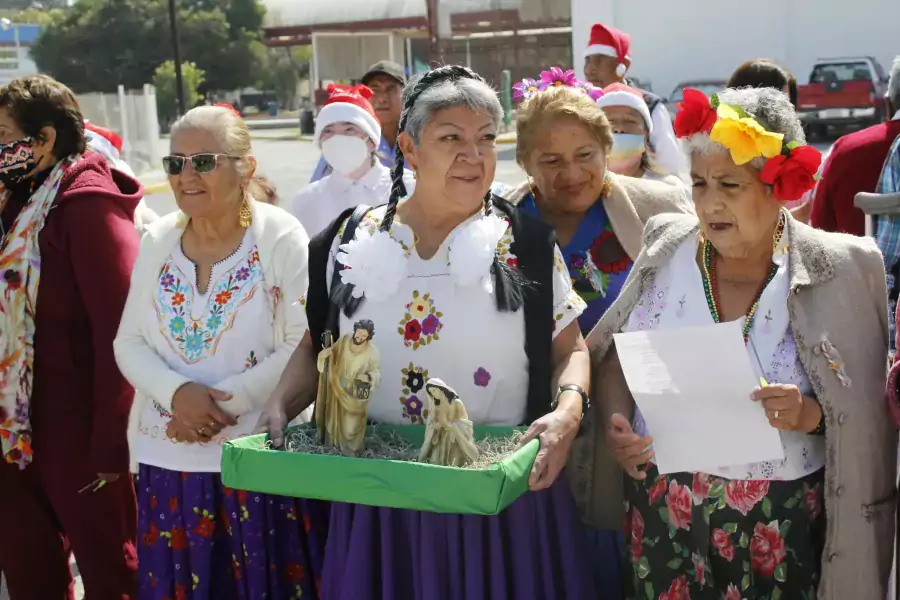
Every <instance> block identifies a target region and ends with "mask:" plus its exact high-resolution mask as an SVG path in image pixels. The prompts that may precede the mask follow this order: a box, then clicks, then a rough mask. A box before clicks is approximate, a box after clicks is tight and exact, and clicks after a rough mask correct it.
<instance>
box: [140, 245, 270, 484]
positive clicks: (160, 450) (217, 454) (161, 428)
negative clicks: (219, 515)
mask: <svg viewBox="0 0 900 600" xmlns="http://www.w3.org/2000/svg"><path fill="white" fill-rule="evenodd" d="M205 287H206V291H205V293H203V292H201V291H200V286H199V285H198V281H197V271H196V265H195V264H194V263H193V262H192V261H191V260H190V259H188V258H187V257H186V256H185V255H184V253H183V252H182V250H181V246H180V245H179V246H178V247H177V248H176V250H175V251H174V252H172V254H171V255H170V256H169V258H168V260H166V262H165V264H164V265H163V268H162V270H161V272H160V273H159V278H158V281H157V285H156V293H155V294H154V296H153V302H152V306H147V314H146V320H147V327H146V330H147V331H148V332H150V335H151V336H152V337H153V338H155V339H153V340H150V342H151V343H152V344H153V345H154V346H155V347H157V348H163V349H164V351H163V352H161V358H162V359H163V360H164V361H165V362H166V364H167V365H168V367H169V368H170V369H172V370H174V371H176V372H178V373H179V374H181V375H183V376H185V377H187V378H188V379H189V380H191V381H196V382H198V383H201V384H203V385H208V386H210V387H215V386H216V384H217V383H218V382H221V381H223V380H225V379H226V378H228V377H230V376H232V375H236V374H238V373H241V372H244V371H246V370H248V369H252V368H253V367H255V366H256V365H257V364H259V362H260V361H262V360H264V359H265V358H267V357H268V356H269V355H270V354H271V353H272V351H273V350H274V345H273V339H272V335H271V327H272V323H273V320H274V311H273V306H272V303H271V302H270V299H269V298H268V296H267V294H266V293H265V289H264V285H263V275H262V267H261V266H260V260H259V252H258V250H257V248H256V243H255V240H254V237H253V234H252V232H251V230H250V229H248V230H247V233H246V234H245V235H244V240H243V242H242V243H241V246H240V247H239V248H238V249H237V251H235V252H234V253H233V254H232V255H231V256H229V257H228V258H226V259H224V260H222V261H220V262H218V263H216V264H215V265H213V268H212V273H211V276H210V279H209V282H208V284H207V285H206V286H205ZM222 408H223V409H224V410H228V404H227V402H225V403H223V404H222ZM259 415H260V410H259V409H256V410H252V411H250V412H247V413H245V414H242V415H240V416H239V417H238V424H237V425H235V426H233V427H229V428H226V429H225V430H223V431H222V432H221V433H220V434H219V435H218V436H216V437H215V438H214V439H213V441H212V442H210V443H208V444H179V443H175V442H173V441H172V440H170V439H169V438H168V437H167V436H166V426H167V425H168V422H169V421H170V420H171V418H172V416H171V415H170V414H169V412H168V411H167V410H166V409H165V408H163V407H162V406H161V405H160V404H159V403H158V402H156V401H151V402H148V403H146V404H145V406H144V408H143V412H142V413H141V415H140V429H139V435H138V437H137V445H136V451H137V457H136V458H137V460H138V462H140V463H143V464H148V465H153V466H157V467H162V468H166V469H172V470H177V471H192V472H218V471H219V470H220V466H219V465H220V463H221V458H222V451H221V445H222V444H224V443H225V442H226V441H228V440H230V439H233V438H235V437H238V436H241V435H246V434H249V433H250V432H251V431H252V429H253V427H254V426H255V425H256V422H257V420H258V419H259Z"/></svg>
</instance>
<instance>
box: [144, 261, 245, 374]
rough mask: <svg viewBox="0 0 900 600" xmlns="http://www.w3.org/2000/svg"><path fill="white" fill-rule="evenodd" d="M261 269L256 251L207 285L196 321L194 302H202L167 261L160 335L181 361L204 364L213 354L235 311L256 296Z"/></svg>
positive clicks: (163, 273) (160, 306) (160, 297)
mask: <svg viewBox="0 0 900 600" xmlns="http://www.w3.org/2000/svg"><path fill="white" fill-rule="evenodd" d="M261 280H262V268H261V267H260V262H259V252H258V251H257V249H256V247H253V249H251V250H250V252H248V253H247V257H246V258H245V259H244V260H241V261H240V262H238V263H237V265H235V266H234V267H233V268H232V269H230V270H229V271H228V272H226V273H225V274H223V275H222V276H221V277H219V278H218V280H217V281H216V282H214V283H213V282H210V285H211V287H210V289H209V290H208V291H207V297H206V306H205V309H204V314H203V315H202V316H201V317H200V318H197V319H195V318H194V317H193V316H192V314H191V311H192V309H193V307H194V301H195V299H196V298H199V299H200V300H201V301H202V300H203V296H202V295H199V294H198V293H197V291H196V290H195V288H194V286H193V285H192V283H191V279H190V278H189V277H188V276H187V275H185V273H183V272H182V271H181V269H179V268H178V266H177V265H176V264H175V262H174V261H173V260H172V259H171V258H170V259H169V260H168V261H166V264H165V265H164V266H163V268H162V271H161V272H160V275H159V287H158V288H157V294H156V302H155V303H154V305H155V308H156V311H157V316H158V319H159V323H160V332H161V333H162V335H163V337H164V338H165V339H166V341H167V342H168V343H169V345H170V346H171V347H172V349H173V351H175V352H176V353H177V354H178V355H179V356H180V357H181V359H182V360H183V361H185V362H186V363H188V364H193V363H196V362H198V361H200V360H203V359H204V358H205V357H206V355H207V352H210V353H212V354H215V353H216V349H217V347H218V344H219V340H220V339H221V337H222V335H223V334H224V333H225V332H226V331H228V330H229V329H231V327H232V325H233V323H234V318H235V316H236V314H237V310H238V308H240V307H241V306H242V305H243V304H244V303H246V302H247V301H248V300H249V299H250V298H252V297H253V294H254V293H255V292H256V287H257V284H258V283H259V282H260V281H261Z"/></svg>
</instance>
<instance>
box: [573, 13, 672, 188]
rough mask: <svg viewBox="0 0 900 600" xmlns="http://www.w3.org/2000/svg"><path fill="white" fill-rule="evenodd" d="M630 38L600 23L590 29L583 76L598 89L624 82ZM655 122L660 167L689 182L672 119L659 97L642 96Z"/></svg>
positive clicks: (654, 140)
mask: <svg viewBox="0 0 900 600" xmlns="http://www.w3.org/2000/svg"><path fill="white" fill-rule="evenodd" d="M630 52H631V36H630V35H628V34H627V33H625V32H624V31H621V30H619V29H616V28H615V27H610V26H608V25H604V24H603V23H597V24H596V25H594V26H593V27H592V28H591V38H590V40H589V41H588V47H587V50H585V53H584V76H585V77H586V78H587V80H588V81H590V82H591V83H592V84H594V85H595V86H597V87H600V88H605V87H606V86H608V85H610V84H612V83H617V82H622V83H626V84H627V81H626V79H625V75H626V74H627V73H628V69H629V68H630V67H631V55H630ZM641 93H642V94H643V95H644V101H645V102H646V103H647V107H648V108H649V110H650V115H651V118H652V120H653V132H652V133H651V134H650V143H651V144H652V145H653V148H654V150H655V152H656V160H657V161H658V162H659V164H660V166H661V167H663V168H664V169H665V170H666V171H668V172H670V173H678V174H679V176H680V177H681V178H682V179H683V180H686V179H687V161H686V160H685V157H684V155H683V154H682V152H681V147H680V146H679V144H678V140H677V138H676V137H675V130H674V129H673V128H672V118H671V116H669V111H668V110H666V105H665V104H664V103H663V101H662V99H661V98H660V97H659V96H656V95H654V94H651V93H650V92H644V91H642V92H641Z"/></svg>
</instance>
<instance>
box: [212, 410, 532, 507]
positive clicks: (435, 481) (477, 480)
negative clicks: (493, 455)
mask: <svg viewBox="0 0 900 600" xmlns="http://www.w3.org/2000/svg"><path fill="white" fill-rule="evenodd" d="M299 427H300V428H312V427H314V426H313V425H312V424H309V423H307V424H304V425H300V426H299ZM372 427H377V428H380V429H387V430H390V431H393V432H395V433H396V434H397V435H399V436H401V437H403V438H404V439H406V440H407V441H408V442H409V443H411V444H413V445H414V446H416V447H420V446H421V445H422V441H423V438H424V436H425V427H423V426H421V425H399V426H393V425H374V426H372V425H370V428H372ZM520 430H521V429H520V428H514V427H475V438H476V439H479V440H480V439H484V438H502V437H509V436H510V435H512V434H513V433H514V432H516V431H520ZM267 440H268V435H255V436H249V437H243V438H238V439H236V440H232V441H230V442H228V443H226V444H225V445H224V447H223V449H222V483H223V484H225V485H226V486H228V487H231V488H235V489H239V490H248V491H253V492H262V493H266V494H276V495H279V496H292V497H295V498H315V499H318V500H330V501H333V502H349V503H353V504H367V505H369V506H386V507H390V508H405V509H411V510H421V511H428V512H435V513H451V514H470V515H496V514H498V513H499V512H501V511H502V510H503V509H504V508H506V507H507V506H509V505H510V504H512V502H513V501H514V500H516V499H517V498H518V497H519V496H521V495H522V494H524V493H525V492H527V491H528V476H529V474H530V473H531V467H532V464H533V463H534V459H535V456H537V452H538V448H539V446H540V442H539V441H538V440H536V439H535V440H531V441H530V442H528V443H527V444H525V446H523V447H522V448H519V449H518V450H517V451H516V452H514V453H513V454H511V455H510V456H508V457H506V458H504V459H503V460H502V461H499V462H495V463H493V464H492V465H491V466H490V467H489V468H487V469H459V468H455V467H442V466H438V465H429V464H423V463H413V462H404V461H396V460H379V459H371V458H351V457H345V456H334V455H324V454H305V453H300V452H286V451H281V450H270V449H267V448H264V447H263V446H264V444H265V442H266V441H267Z"/></svg>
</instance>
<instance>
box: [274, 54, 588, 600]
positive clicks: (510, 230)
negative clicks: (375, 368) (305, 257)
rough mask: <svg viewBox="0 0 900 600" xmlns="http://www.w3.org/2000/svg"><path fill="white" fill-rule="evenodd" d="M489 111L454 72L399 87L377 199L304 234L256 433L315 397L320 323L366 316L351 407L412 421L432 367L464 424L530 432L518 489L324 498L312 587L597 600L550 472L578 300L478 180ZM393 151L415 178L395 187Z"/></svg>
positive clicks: (576, 410)
mask: <svg viewBox="0 0 900 600" xmlns="http://www.w3.org/2000/svg"><path fill="white" fill-rule="evenodd" d="M502 115H503V109H502V107H501V106H500V102H499V101H498V99H497V95H496V93H495V92H494V91H493V90H492V89H491V87H490V86H489V85H487V84H486V83H485V82H484V80H483V79H482V78H481V77H479V76H478V75H476V74H475V73H473V72H472V71H469V70H468V69H465V68H463V67H456V66H450V67H442V68H439V69H435V70H433V71H430V72H428V73H426V74H424V75H423V76H421V78H419V79H418V80H415V81H412V82H410V83H409V84H408V85H407V88H406V90H405V92H404V108H403V115H402V117H401V121H400V130H401V132H402V133H401V134H400V137H399V146H400V149H401V152H400V153H398V155H397V164H396V166H395V168H394V172H393V188H392V191H391V198H390V202H389V203H388V204H387V205H386V206H381V207H379V208H375V209H373V210H371V211H369V212H367V213H366V214H365V216H362V215H361V214H360V213H359V212H357V211H346V212H345V213H344V214H343V215H342V216H341V217H339V218H338V219H337V220H336V221H335V223H333V224H332V225H331V226H330V227H329V228H328V229H326V231H324V232H323V233H322V234H321V235H319V236H317V237H315V238H314V239H313V240H312V241H311V242H310V267H309V268H310V274H311V277H310V288H309V294H308V296H307V300H306V310H307V316H308V320H309V324H310V334H311V335H309V336H307V337H306V338H305V339H304V341H303V343H302V344H301V346H300V347H299V348H298V350H297V352H295V353H294V356H293V357H292V359H291V363H290V364H289V365H288V368H287V369H286V371H285V373H284V375H282V380H281V383H280V384H279V386H278V388H277V389H276V391H275V394H273V396H272V399H271V401H270V403H269V407H268V408H267V411H266V415H265V417H264V420H263V422H262V423H261V428H263V429H266V430H268V431H269V432H270V434H271V436H272V441H273V443H274V444H276V445H280V444H281V443H282V442H283V428H284V425H285V423H286V422H287V421H288V420H290V419H291V418H292V417H293V416H294V415H295V414H297V413H298V412H299V411H300V410H302V409H304V408H305V407H306V406H307V405H309V404H310V403H311V402H312V401H313V399H314V396H315V390H316V358H315V357H316V356H317V354H318V351H319V350H320V349H321V340H322V333H323V331H325V330H326V329H327V330H328V331H330V332H332V333H333V332H334V331H335V329H334V327H335V326H337V329H338V335H339V334H340V333H346V332H348V331H350V330H351V328H352V326H353V323H354V321H358V320H359V319H368V320H371V321H372V322H373V323H374V326H375V328H376V330H379V331H382V332H384V333H382V334H379V337H377V338H376V343H377V345H378V350H379V355H380V362H381V383H380V385H379V386H378V388H377V389H376V390H375V391H373V392H372V395H371V398H370V399H369V401H368V418H369V419H370V420H372V421H374V422H381V423H391V424H421V423H423V422H424V420H425V418H426V417H427V414H426V413H424V412H423V395H424V394H425V393H426V390H425V389H424V386H425V382H426V381H427V380H428V379H429V378H434V377H440V378H441V379H442V380H444V381H446V382H447V383H448V384H449V385H451V386H452V387H453V389H454V390H456V391H457V392H458V393H459V395H460V397H462V398H465V404H466V409H467V411H468V415H469V418H470V419H471V420H472V421H473V422H474V423H476V424H479V425H507V426H517V425H529V424H530V425H531V427H530V429H529V431H528V433H527V434H526V436H525V439H526V440H528V439H531V438H540V440H541V450H540V452H539V454H538V456H537V459H536V461H535V463H534V467H533V470H532V472H531V475H530V479H529V483H530V485H531V490H532V492H530V493H528V494H526V495H524V496H523V497H521V498H519V499H518V500H517V501H516V502H514V503H513V504H512V505H510V506H509V507H508V508H507V509H506V510H505V511H503V512H502V513H501V514H499V515H497V516H474V515H464V516H462V515H445V514H435V513H430V512H425V510H426V507H423V511H422V512H417V511H406V510H397V509H389V508H377V507H370V506H363V505H353V504H334V505H332V507H331V519H330V525H329V531H328V542H327V549H326V554H325V566H324V572H323V576H322V592H321V593H322V597H323V598H328V599H329V600H370V599H371V600H374V599H377V598H398V599H400V598H403V599H404V600H416V599H429V600H431V599H434V600H441V599H447V600H450V599H471V600H476V599H482V598H489V597H490V598H516V600H544V599H546V598H567V599H572V600H581V599H585V600H587V599H591V600H593V599H595V598H596V594H595V590H594V586H593V581H592V579H591V577H590V572H589V569H588V565H587V561H586V559H585V554H584V551H583V546H584V540H583V537H582V535H581V528H580V526H579V523H578V518H577V515H576V512H575V507H574V505H573V504H572V498H571V492H570V490H569V488H568V485H567V483H566V482H565V481H564V480H563V478H561V477H560V472H561V471H562V468H563V466H564V464H565V462H566V459H567V458H568V451H569V448H570V447H571V444H572V441H573V439H574V437H575V435H576V432H577V430H578V425H579V422H580V418H581V414H582V410H583V408H582V407H583V405H585V404H586V403H587V384H588V382H587V378H588V372H587V371H588V356H587V352H586V350H585V348H584V342H583V340H582V336H581V332H580V331H579V329H578V323H577V318H578V315H579V314H580V313H581V312H582V310H583V309H584V303H583V302H582V300H581V299H580V298H579V297H578V295H577V294H575V293H574V292H573V290H572V287H571V285H570V282H569V276H568V273H567V272H566V268H565V266H564V265H563V263H562V256H561V255H560V253H559V250H558V249H556V246H555V244H554V236H553V232H552V230H551V229H550V228H549V227H548V226H546V225H545V224H543V223H541V222H540V221H538V220H537V219H534V218H532V217H529V216H527V215H523V214H521V213H519V212H518V211H516V210H515V209H514V208H512V207H510V206H509V205H508V204H507V203H505V202H503V201H502V200H499V199H495V198H494V197H492V196H491V194H490V193H489V188H490V185H491V181H492V180H493V176H494V171H495V169H496V165H497V148H496V145H495V140H496V136H497V131H498V129H499V125H500V120H501V118H502ZM406 164H409V165H410V167H412V170H413V172H414V173H416V174H417V177H418V178H417V185H416V189H415V192H413V193H412V194H411V195H409V196H407V194H406V190H405V189H404V187H405V186H404V184H403V178H402V174H403V169H404V166H405V165H406ZM345 237H346V239H350V240H351V241H348V242H347V243H342V240H343V239H345ZM335 269H337V274H338V276H337V277H333V275H334V273H335ZM332 281H333V282H334V283H332ZM330 302H333V303H334V304H329V303H330ZM331 306H334V312H333V313H331V314H332V315H334V321H333V322H331V321H329V318H328V314H329V310H330V307H331ZM338 311H339V312H338ZM379 340H380V341H379ZM398 400H399V401H398Z"/></svg>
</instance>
